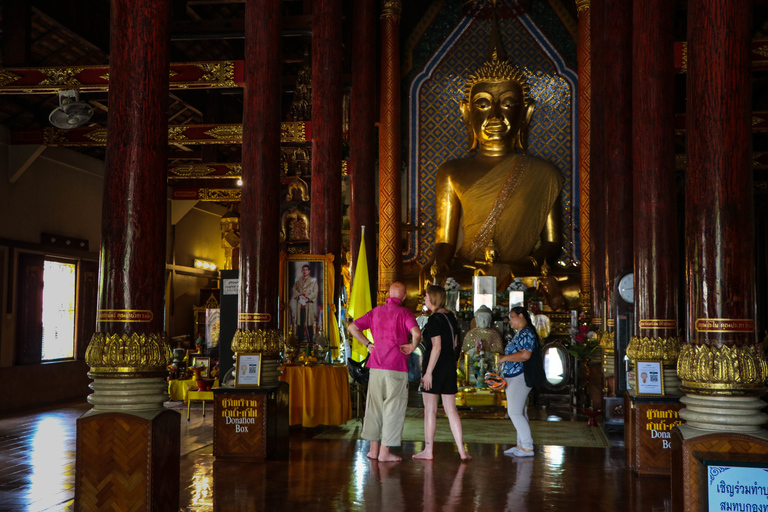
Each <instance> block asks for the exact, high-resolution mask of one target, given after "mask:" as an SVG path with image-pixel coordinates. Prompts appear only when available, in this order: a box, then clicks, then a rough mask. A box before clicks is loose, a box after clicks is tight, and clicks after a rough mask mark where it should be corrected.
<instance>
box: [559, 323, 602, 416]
mask: <svg viewBox="0 0 768 512" xmlns="http://www.w3.org/2000/svg"><path fill="white" fill-rule="evenodd" d="M570 334H571V341H570V344H569V345H568V347H567V349H566V350H568V353H569V354H571V355H572V356H573V357H574V358H575V359H576V372H575V373H576V383H575V384H576V402H577V404H576V405H577V406H579V407H587V406H588V405H589V387H588V385H589V359H590V356H591V355H592V353H593V352H594V351H595V350H597V347H598V346H599V344H598V342H597V335H596V334H595V333H594V331H590V330H589V326H587V325H580V326H579V327H578V328H571V331H570Z"/></svg>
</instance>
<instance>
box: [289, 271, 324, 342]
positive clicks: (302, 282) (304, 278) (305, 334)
mask: <svg viewBox="0 0 768 512" xmlns="http://www.w3.org/2000/svg"><path fill="white" fill-rule="evenodd" d="M291 266H292V267H293V268H292V270H293V272H291V274H293V276H292V277H291V278H290V279H289V281H290V280H292V282H293V283H292V286H291V291H290V308H291V326H292V327H293V335H294V336H295V337H296V339H297V340H298V341H299V343H309V344H312V343H314V338H315V336H316V334H317V333H318V332H321V331H319V329H321V311H322V309H321V307H320V306H321V297H322V293H321V292H322V290H321V283H320V281H318V279H317V277H315V276H316V275H318V274H319V272H318V270H320V269H315V268H313V266H317V267H319V266H320V263H316V262H294V263H293V264H292V265H291Z"/></svg>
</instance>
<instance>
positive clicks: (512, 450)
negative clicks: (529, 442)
mask: <svg viewBox="0 0 768 512" xmlns="http://www.w3.org/2000/svg"><path fill="white" fill-rule="evenodd" d="M516 449H517V446H513V447H512V448H507V449H506V450H504V455H514V454H515V452H514V450H516Z"/></svg>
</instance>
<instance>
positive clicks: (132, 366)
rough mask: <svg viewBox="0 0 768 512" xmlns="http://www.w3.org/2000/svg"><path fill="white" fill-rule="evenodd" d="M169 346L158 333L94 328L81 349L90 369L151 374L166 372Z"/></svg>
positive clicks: (92, 370) (101, 371)
mask: <svg viewBox="0 0 768 512" xmlns="http://www.w3.org/2000/svg"><path fill="white" fill-rule="evenodd" d="M171 360H172V357H171V347H170V345H169V344H168V342H167V341H166V340H165V339H164V338H163V336H162V335H160V334H156V333H149V334H138V333H132V334H130V335H128V334H106V333H101V332H97V333H94V335H93V337H92V338H91V342H90V343H89V344H88V348H87V349H86V351H85V362H86V364H87V365H88V366H90V367H91V373H110V374H154V373H158V372H160V373H167V367H168V365H169V364H170V363H171Z"/></svg>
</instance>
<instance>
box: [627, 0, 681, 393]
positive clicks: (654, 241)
mask: <svg viewBox="0 0 768 512" xmlns="http://www.w3.org/2000/svg"><path fill="white" fill-rule="evenodd" d="M674 14H675V12H674V5H672V4H671V3H670V2H668V1H667V0H635V4H634V17H635V19H634V20H633V26H634V30H633V50H632V51H633V56H634V58H633V59H632V61H633V63H634V66H633V80H632V81H633V87H634V91H633V95H632V97H633V101H632V113H633V118H632V134H633V144H634V146H633V155H634V157H633V160H634V166H635V170H634V179H633V185H634V210H635V211H634V237H635V238H634V246H635V301H636V302H635V312H636V314H637V318H636V320H637V321H636V326H637V336H636V337H633V338H632V340H631V342H630V346H629V348H628V349H627V353H628V355H629V357H630V359H632V360H633V361H636V360H638V359H653V360H663V362H664V369H665V372H664V377H665V388H666V392H667V393H666V394H671V395H677V394H679V391H678V387H679V380H678V379H677V371H676V370H675V367H676V365H677V357H678V355H679V351H680V342H679V340H678V338H677V304H678V302H677V293H678V292H677V285H678V250H677V243H678V238H677V222H676V218H677V206H676V205H677V200H676V197H677V194H676V190H675V189H676V184H675V167H674V163H675V150H674V136H675V134H674V86H675V82H674V74H675V67H674V41H673V21H674Z"/></svg>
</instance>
